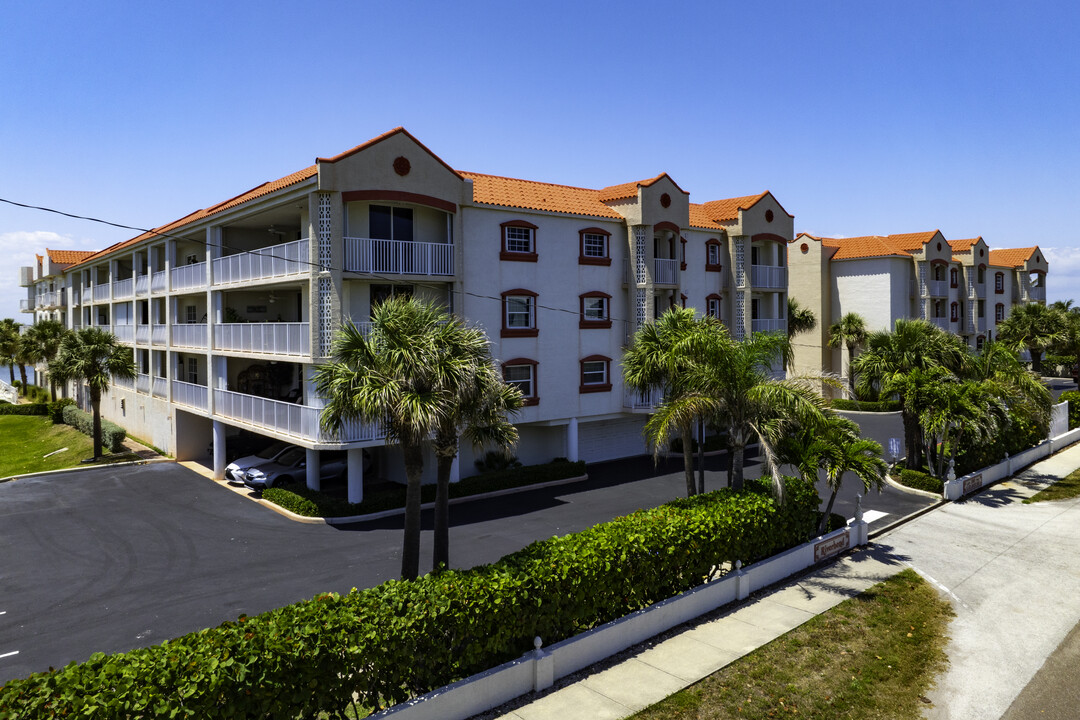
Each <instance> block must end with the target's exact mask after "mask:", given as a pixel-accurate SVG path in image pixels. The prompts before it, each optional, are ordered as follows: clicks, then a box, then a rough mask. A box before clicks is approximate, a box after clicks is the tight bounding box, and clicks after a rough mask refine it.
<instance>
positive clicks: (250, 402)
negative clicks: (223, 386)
mask: <svg viewBox="0 0 1080 720" xmlns="http://www.w3.org/2000/svg"><path fill="white" fill-rule="evenodd" d="M321 413H322V410H321V408H317V407H310V406H308V405H297V404H295V403H288V402H282V401H281V400H271V399H269V398H261V397H256V396H254V395H245V394H243V393H238V392H232V391H230V390H214V415H219V416H221V417H223V418H227V419H229V420H233V421H236V422H240V423H245V424H247V425H251V426H253V427H256V428H264V429H269V430H273V431H275V432H278V433H281V434H282V435H288V436H291V437H294V438H298V439H301V440H308V441H311V442H359V441H363V440H377V439H379V438H382V437H385V434H384V433H383V432H382V429H381V428H380V427H379V426H378V425H375V424H368V423H350V424H348V425H346V426H345V427H343V428H342V430H341V432H340V433H338V434H337V435H336V436H335V435H331V434H329V433H325V432H323V431H322V430H321V429H320V427H319V419H320V414H321Z"/></svg>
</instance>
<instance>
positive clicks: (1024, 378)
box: [962, 313, 1080, 432]
mask: <svg viewBox="0 0 1080 720" xmlns="http://www.w3.org/2000/svg"><path fill="white" fill-rule="evenodd" d="M1070 314H1072V313H1070ZM1077 318H1078V319H1080V316H1077ZM1070 324H1072V323H1070ZM962 372H963V375H962V378H963V379H965V380H974V381H977V382H986V383H989V387H990V388H991V389H992V390H993V392H994V393H995V394H996V395H997V396H998V397H1000V398H1001V399H1003V400H1004V401H1005V403H1006V404H1007V405H1008V406H1009V408H1010V409H1011V410H1012V411H1013V412H1016V413H1019V414H1020V415H1021V416H1022V417H1025V418H1026V419H1028V420H1029V421H1030V422H1032V423H1033V424H1034V425H1035V426H1037V427H1039V428H1041V429H1043V431H1044V432H1045V431H1047V430H1049V428H1050V407H1051V405H1052V404H1053V396H1052V395H1051V393H1050V390H1049V388H1047V387H1046V385H1044V384H1043V382H1042V380H1041V379H1040V378H1039V376H1038V375H1036V374H1035V373H1034V372H1032V371H1031V370H1028V369H1027V368H1026V367H1025V366H1024V363H1022V362H1021V361H1020V358H1019V357H1018V356H1017V353H1016V350H1014V349H1013V348H1010V347H1009V346H1008V345H1006V344H1004V343H1001V342H995V341H987V342H986V343H985V344H984V345H983V348H982V350H981V351H980V352H978V353H975V354H970V355H969V356H968V357H967V359H966V363H965V365H964V367H963V370H962Z"/></svg>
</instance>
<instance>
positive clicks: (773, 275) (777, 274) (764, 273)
mask: <svg viewBox="0 0 1080 720" xmlns="http://www.w3.org/2000/svg"><path fill="white" fill-rule="evenodd" d="M750 285H751V286H752V287H755V288H763V289H766V290H783V289H784V288H786V287H787V268H786V267H776V266H775V265H751V266H750Z"/></svg>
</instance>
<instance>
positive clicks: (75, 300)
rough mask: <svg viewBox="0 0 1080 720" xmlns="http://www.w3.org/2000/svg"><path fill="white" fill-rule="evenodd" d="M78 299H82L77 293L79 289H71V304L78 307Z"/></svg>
mask: <svg viewBox="0 0 1080 720" xmlns="http://www.w3.org/2000/svg"><path fill="white" fill-rule="evenodd" d="M80 297H82V293H81V292H79V288H77V287H76V288H71V304H72V305H78V304H79V298H80Z"/></svg>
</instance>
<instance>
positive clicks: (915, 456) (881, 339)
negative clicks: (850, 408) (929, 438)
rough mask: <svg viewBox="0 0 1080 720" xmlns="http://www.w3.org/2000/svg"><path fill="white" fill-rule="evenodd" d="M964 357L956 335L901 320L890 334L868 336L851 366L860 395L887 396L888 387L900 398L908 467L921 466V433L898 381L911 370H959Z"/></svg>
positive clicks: (914, 411) (964, 348)
mask: <svg viewBox="0 0 1080 720" xmlns="http://www.w3.org/2000/svg"><path fill="white" fill-rule="evenodd" d="M967 355H968V352H967V346H966V345H965V344H964V342H963V340H961V339H960V338H959V337H957V336H956V335H953V334H952V333H946V332H945V331H944V330H942V329H940V328H938V327H937V326H935V325H932V324H930V323H928V322H927V321H925V320H906V319H903V318H901V319H899V320H897V321H896V324H895V325H894V329H893V332H891V333H890V332H875V333H871V334H870V335H868V336H867V339H866V350H865V351H863V353H862V354H861V355H859V357H858V358H856V359H855V361H854V362H853V363H852V366H851V371H852V372H853V373H855V374H857V375H858V377H859V382H858V384H857V385H856V387H857V389H858V390H859V393H860V394H861V395H870V394H872V393H873V392H874V391H875V389H880V390H882V392H883V393H884V394H886V395H887V394H890V393H891V392H893V391H890V390H887V389H886V388H888V387H893V388H895V390H894V391H895V392H897V393H898V394H899V395H900V401H901V403H902V412H903V421H904V438H905V441H906V446H907V461H908V467H918V466H919V465H920V464H921V459H922V458H921V456H920V454H919V451H920V448H921V446H922V442H921V439H922V433H921V428H920V425H919V421H918V414H917V405H916V404H915V403H913V402H911V401H909V399H908V398H907V397H905V395H904V388H903V387H900V386H899V385H897V382H898V381H899V379H900V378H902V377H904V376H906V375H907V374H908V373H910V372H911V371H912V370H914V369H921V370H926V369H928V368H931V367H941V368H945V369H946V370H949V371H959V369H960V368H961V367H962V365H963V364H964V362H965V358H966V357H967Z"/></svg>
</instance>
